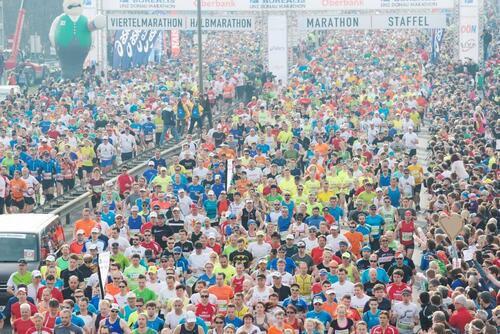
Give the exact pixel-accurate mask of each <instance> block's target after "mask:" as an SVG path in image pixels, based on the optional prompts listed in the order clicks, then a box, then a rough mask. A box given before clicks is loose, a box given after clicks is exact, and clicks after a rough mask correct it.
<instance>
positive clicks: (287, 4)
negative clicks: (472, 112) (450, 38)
mask: <svg viewBox="0 0 500 334" xmlns="http://www.w3.org/2000/svg"><path fill="white" fill-rule="evenodd" d="M462 1H467V0H462ZM196 5H197V1H196V0H105V1H103V6H104V10H106V11H142V10H144V11H155V10H175V11H196V9H197V6H196ZM453 6H454V0H201V7H202V10H204V11H234V12H241V11H254V10H268V11H273V10H308V11H325V10H373V9H445V8H453Z"/></svg>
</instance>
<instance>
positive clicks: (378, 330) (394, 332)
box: [370, 325, 399, 334]
mask: <svg viewBox="0 0 500 334" xmlns="http://www.w3.org/2000/svg"><path fill="white" fill-rule="evenodd" d="M370 334H399V331H398V329H397V328H396V327H393V326H390V325H389V326H388V327H387V328H386V329H385V331H384V330H383V329H382V327H380V325H377V326H375V327H373V328H372V330H371V331H370Z"/></svg>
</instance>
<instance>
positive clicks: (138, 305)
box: [135, 304, 144, 307]
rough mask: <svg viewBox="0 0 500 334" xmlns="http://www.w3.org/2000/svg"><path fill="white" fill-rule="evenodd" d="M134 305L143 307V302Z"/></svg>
mask: <svg viewBox="0 0 500 334" xmlns="http://www.w3.org/2000/svg"><path fill="white" fill-rule="evenodd" d="M135 306H137V307H143V306H144V305H143V304H135Z"/></svg>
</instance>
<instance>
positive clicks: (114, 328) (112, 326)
mask: <svg viewBox="0 0 500 334" xmlns="http://www.w3.org/2000/svg"><path fill="white" fill-rule="evenodd" d="M104 324H105V325H106V327H108V328H109V332H110V333H113V334H115V333H116V334H123V329H122V328H121V327H120V318H117V319H116V320H115V322H114V323H110V322H109V318H106V321H105V322H104Z"/></svg>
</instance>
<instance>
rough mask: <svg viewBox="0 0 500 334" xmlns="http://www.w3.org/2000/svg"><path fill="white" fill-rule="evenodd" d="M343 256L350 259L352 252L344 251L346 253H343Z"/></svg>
mask: <svg viewBox="0 0 500 334" xmlns="http://www.w3.org/2000/svg"><path fill="white" fill-rule="evenodd" d="M342 257H343V258H346V259H350V258H351V254H349V252H344V253H342Z"/></svg>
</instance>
